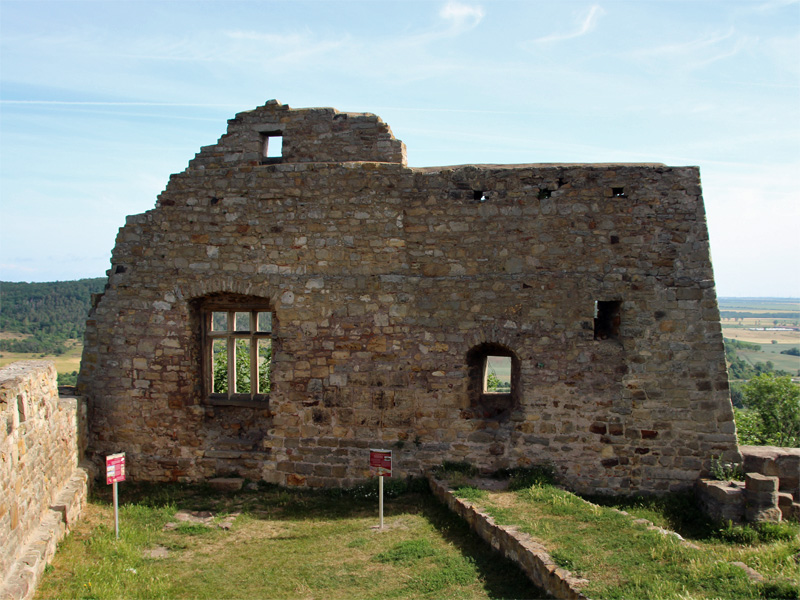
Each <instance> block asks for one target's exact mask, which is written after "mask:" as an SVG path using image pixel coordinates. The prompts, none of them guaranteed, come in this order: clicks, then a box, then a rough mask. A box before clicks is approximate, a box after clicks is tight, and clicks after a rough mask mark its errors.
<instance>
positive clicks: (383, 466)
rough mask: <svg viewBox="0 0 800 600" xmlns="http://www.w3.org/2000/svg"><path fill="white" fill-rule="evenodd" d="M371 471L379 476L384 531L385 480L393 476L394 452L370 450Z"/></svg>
mask: <svg viewBox="0 0 800 600" xmlns="http://www.w3.org/2000/svg"><path fill="white" fill-rule="evenodd" d="M369 466H370V470H371V471H372V472H373V473H374V474H376V475H377V476H378V512H379V513H380V523H381V524H380V529H383V478H384V477H391V476H392V451H391V450H378V449H375V448H370V450H369Z"/></svg>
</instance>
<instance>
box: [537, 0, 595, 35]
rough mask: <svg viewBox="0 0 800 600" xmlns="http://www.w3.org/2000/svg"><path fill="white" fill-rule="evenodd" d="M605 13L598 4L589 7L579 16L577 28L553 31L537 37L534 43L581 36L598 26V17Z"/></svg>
mask: <svg viewBox="0 0 800 600" xmlns="http://www.w3.org/2000/svg"><path fill="white" fill-rule="evenodd" d="M603 14H605V11H604V10H603V9H602V8H601V7H600V6H599V5H597V4H594V5H592V6H590V7H589V9H588V10H587V11H585V13H584V14H582V15H581V16H580V17H579V22H578V24H577V25H578V26H577V29H575V30H574V31H570V32H567V33H552V34H550V35H546V36H544V37H540V38H536V39H535V40H533V41H534V43H537V44H549V43H552V42H562V41H564V40H571V39H574V38H578V37H581V36H583V35H586V34H587V33H589V32H590V31H592V30H593V29H594V28H595V27H596V26H597V21H598V19H599V18H600V17H601V16H603Z"/></svg>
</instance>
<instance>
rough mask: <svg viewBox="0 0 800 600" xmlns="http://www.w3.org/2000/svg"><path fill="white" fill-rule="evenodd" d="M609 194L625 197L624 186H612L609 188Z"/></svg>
mask: <svg viewBox="0 0 800 600" xmlns="http://www.w3.org/2000/svg"><path fill="white" fill-rule="evenodd" d="M611 195H612V196H614V197H615V198H624V197H625V188H621V187H612V188H611Z"/></svg>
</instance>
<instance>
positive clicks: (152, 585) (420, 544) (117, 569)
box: [36, 483, 542, 599]
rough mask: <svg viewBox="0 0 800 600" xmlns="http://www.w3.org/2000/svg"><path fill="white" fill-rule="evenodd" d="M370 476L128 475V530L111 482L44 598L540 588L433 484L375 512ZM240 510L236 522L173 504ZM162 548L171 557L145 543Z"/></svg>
mask: <svg viewBox="0 0 800 600" xmlns="http://www.w3.org/2000/svg"><path fill="white" fill-rule="evenodd" d="M373 487H374V486H372V485H365V486H362V487H360V488H359V489H357V490H352V491H349V492H341V491H334V492H328V493H321V492H318V493H311V492H302V491H293V490H287V489H283V488H278V487H272V486H261V487H260V488H259V489H258V490H256V491H242V492H239V493H236V494H230V495H224V494H219V493H216V492H213V491H211V490H209V489H207V488H203V487H199V486H179V485H159V486H156V485H133V484H123V485H122V486H120V496H121V502H123V503H124V504H123V506H122V507H121V509H120V526H121V535H120V540H115V539H114V531H113V510H112V508H111V507H110V506H109V498H108V490H107V489H105V488H103V489H101V490H99V491H100V493H101V494H102V495H101V496H99V497H98V496H95V497H94V498H93V499H92V501H91V502H90V504H89V505H88V507H87V509H86V513H85V516H84V518H83V519H82V521H81V522H79V523H78V525H77V527H76V529H75V530H74V531H73V533H71V534H70V535H69V536H68V538H67V539H66V540H65V542H63V543H62V545H61V546H60V547H59V550H58V552H57V554H56V557H55V560H54V562H53V566H52V568H50V569H48V571H49V572H48V573H46V574H45V576H44V579H43V582H42V585H41V586H40V588H39V590H38V592H37V596H36V597H37V598H97V599H104V598H231V597H235V598H311V597H314V598H331V599H336V598H442V597H446V598H538V597H541V596H542V593H541V592H540V591H539V590H537V589H536V588H535V587H534V586H533V585H532V584H531V583H530V581H529V580H528V579H527V578H526V577H525V576H524V575H523V574H522V573H521V572H520V571H519V570H518V569H517V567H516V566H515V565H513V563H511V562H509V561H507V560H505V559H502V558H500V557H499V556H498V555H497V554H495V553H493V552H492V551H491V549H489V548H488V547H487V546H486V545H485V544H484V543H483V542H482V541H481V540H479V539H478V538H477V537H476V536H475V535H474V534H473V533H472V532H471V531H470V530H469V528H468V526H467V525H466V524H465V523H463V522H462V521H461V520H459V519H458V518H457V517H455V516H454V515H452V514H451V513H450V512H449V511H448V510H447V509H446V508H445V507H443V506H442V505H440V504H439V503H438V502H437V501H436V500H435V499H434V498H433V497H432V496H431V495H430V493H429V492H426V491H423V489H419V488H417V487H416V486H411V487H410V488H409V487H408V486H404V485H402V484H398V483H395V485H394V487H393V488H392V491H391V494H390V495H392V496H393V497H392V498H390V499H387V500H386V502H385V519H384V522H385V527H384V530H383V531H379V530H377V529H376V528H375V526H376V525H377V522H378V515H377V502H376V500H375V497H374V494H373ZM180 509H188V510H210V511H212V512H213V513H214V514H215V522H219V521H220V520H222V519H223V518H224V517H225V515H228V514H230V513H232V512H241V513H242V514H241V516H239V517H238V518H237V519H236V521H235V522H234V524H233V527H232V528H231V529H230V530H229V531H224V530H222V529H220V528H217V527H212V528H206V527H205V526H202V525H197V524H191V523H182V524H180V525H179V526H178V527H177V528H176V529H174V530H171V531H170V530H167V531H164V530H163V528H164V525H165V524H166V523H167V522H170V521H172V520H173V517H174V515H175V513H176V511H178V510H180ZM154 548H162V549H164V548H166V549H167V550H168V556H167V557H166V558H151V557H149V556H148V555H146V553H145V552H146V551H147V550H151V549H154Z"/></svg>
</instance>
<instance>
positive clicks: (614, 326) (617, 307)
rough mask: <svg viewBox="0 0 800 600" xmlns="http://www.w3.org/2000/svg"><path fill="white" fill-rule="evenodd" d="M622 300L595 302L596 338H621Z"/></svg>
mask: <svg viewBox="0 0 800 600" xmlns="http://www.w3.org/2000/svg"><path fill="white" fill-rule="evenodd" d="M621 309H622V301H620V300H597V301H595V303H594V339H596V340H609V339H612V340H613V339H617V338H619V326H620V312H621Z"/></svg>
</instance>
